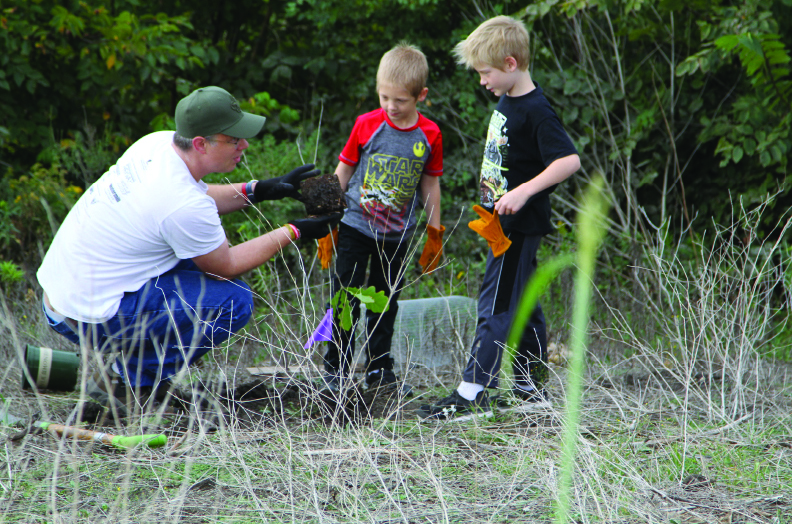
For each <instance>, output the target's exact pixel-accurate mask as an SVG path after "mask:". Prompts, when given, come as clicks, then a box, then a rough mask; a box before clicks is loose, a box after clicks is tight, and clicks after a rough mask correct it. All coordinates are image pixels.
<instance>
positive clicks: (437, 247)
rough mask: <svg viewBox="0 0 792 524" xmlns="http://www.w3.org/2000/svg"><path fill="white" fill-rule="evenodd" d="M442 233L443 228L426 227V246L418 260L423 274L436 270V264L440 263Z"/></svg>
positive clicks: (443, 231)
mask: <svg viewBox="0 0 792 524" xmlns="http://www.w3.org/2000/svg"><path fill="white" fill-rule="evenodd" d="M443 233H445V226H440V229H437V228H436V227H432V226H429V225H427V226H426V244H425V245H424V249H423V253H421V258H420V259H418V263H419V264H421V269H422V270H423V271H422V273H424V274H425V273H430V272H432V271H434V270H435V269H437V264H439V263H440V258H441V257H442V256H443Z"/></svg>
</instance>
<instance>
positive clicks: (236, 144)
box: [212, 138, 242, 147]
mask: <svg viewBox="0 0 792 524" xmlns="http://www.w3.org/2000/svg"><path fill="white" fill-rule="evenodd" d="M212 141H213V142H225V143H226V144H231V145H232V146H234V147H239V143H240V142H241V141H242V139H241V138H232V139H231V140H220V139H219V138H215V139H214V140H212Z"/></svg>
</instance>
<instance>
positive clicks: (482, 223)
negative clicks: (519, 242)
mask: <svg viewBox="0 0 792 524" xmlns="http://www.w3.org/2000/svg"><path fill="white" fill-rule="evenodd" d="M473 211H475V212H476V213H478V216H480V217H481V218H479V219H478V220H473V221H472V222H469V223H468V227H469V228H470V229H472V230H473V231H475V232H476V233H478V234H479V235H481V236H483V237H484V239H485V240H486V241H487V243H488V244H489V246H490V247H491V248H492V254H493V255H495V256H496V257H499V256H501V255H502V254H504V253H505V252H506V250H507V249H509V246H511V240H509V239H508V238H506V235H504V234H503V228H501V224H500V218H498V213H492V214H490V213H489V211H487V210H486V209H484V208H483V207H481V206H479V205H475V206H473Z"/></svg>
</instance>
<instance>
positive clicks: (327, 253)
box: [316, 227, 338, 269]
mask: <svg viewBox="0 0 792 524" xmlns="http://www.w3.org/2000/svg"><path fill="white" fill-rule="evenodd" d="M317 242H319V247H317V248H316V256H318V257H319V262H321V264H322V269H327V268H329V267H330V262H331V261H332V260H333V248H334V247H335V245H336V244H337V243H338V228H337V227H334V228H333V230H332V231H331V232H330V233H328V234H327V236H326V237H322V238H320V239H319V240H317Z"/></svg>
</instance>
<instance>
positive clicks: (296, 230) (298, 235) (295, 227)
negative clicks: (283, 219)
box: [286, 224, 300, 240]
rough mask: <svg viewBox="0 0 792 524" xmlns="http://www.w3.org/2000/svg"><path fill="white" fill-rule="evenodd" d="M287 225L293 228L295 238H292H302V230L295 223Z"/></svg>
mask: <svg viewBox="0 0 792 524" xmlns="http://www.w3.org/2000/svg"><path fill="white" fill-rule="evenodd" d="M286 225H287V226H289V227H290V228H291V230H292V233H293V234H294V238H293V239H292V240H299V239H300V230H299V229H297V226H295V225H294V224H286Z"/></svg>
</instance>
